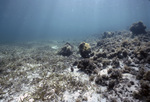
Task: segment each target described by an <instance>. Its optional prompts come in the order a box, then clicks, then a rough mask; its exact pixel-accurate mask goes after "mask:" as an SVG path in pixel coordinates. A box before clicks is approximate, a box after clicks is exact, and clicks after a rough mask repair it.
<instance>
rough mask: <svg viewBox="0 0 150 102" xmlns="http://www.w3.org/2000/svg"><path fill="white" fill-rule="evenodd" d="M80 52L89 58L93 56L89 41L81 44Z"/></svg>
mask: <svg viewBox="0 0 150 102" xmlns="http://www.w3.org/2000/svg"><path fill="white" fill-rule="evenodd" d="M79 52H80V55H81V56H82V57H83V58H89V57H90V56H91V46H90V44H88V43H85V42H83V43H81V44H80V45H79Z"/></svg>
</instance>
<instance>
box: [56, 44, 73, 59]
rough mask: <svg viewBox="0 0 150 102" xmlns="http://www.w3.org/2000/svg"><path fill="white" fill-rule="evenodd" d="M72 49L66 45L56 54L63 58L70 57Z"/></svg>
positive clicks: (69, 45)
mask: <svg viewBox="0 0 150 102" xmlns="http://www.w3.org/2000/svg"><path fill="white" fill-rule="evenodd" d="M72 49H73V47H72V46H71V44H69V43H66V44H65V46H64V47H63V48H61V50H60V51H59V52H58V54H59V55H63V56H70V55H71V54H72V53H73V51H72Z"/></svg>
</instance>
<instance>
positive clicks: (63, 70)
mask: <svg viewBox="0 0 150 102" xmlns="http://www.w3.org/2000/svg"><path fill="white" fill-rule="evenodd" d="M120 32H121V33H119V34H118V33H117V32H116V33H115V34H116V35H113V36H111V37H109V38H101V37H97V36H99V35H95V37H92V38H90V37H89V38H86V39H85V40H83V41H77V40H70V41H60V40H59V41H56V40H55V41H54V40H49V41H30V42H22V43H19V42H18V43H5V44H3V43H1V44H0V102H143V101H144V102H146V101H147V100H145V99H144V100H143V98H142V99H138V98H135V97H134V92H138V91H139V90H140V88H141V87H140V81H141V80H138V79H137V73H138V72H139V68H140V67H141V66H143V68H144V69H146V71H149V68H150V65H149V64H148V63H147V62H143V63H140V64H139V63H135V59H134V58H131V56H130V55H129V48H133V49H130V51H131V52H132V51H135V50H136V49H137V47H141V46H148V47H150V46H149V45H148V43H149V41H146V42H144V41H143V42H141V41H140V40H139V39H140V38H141V37H139V38H138V37H135V38H131V36H130V35H131V32H129V31H120ZM140 36H141V35H140ZM102 40H103V41H102ZM125 40H126V42H127V43H130V44H129V45H127V46H129V47H128V48H124V49H123V50H127V53H128V56H126V58H121V59H117V60H118V63H119V66H116V67H117V68H114V66H113V64H112V63H111V62H110V63H108V64H107V65H106V66H104V62H103V57H102V62H101V61H100V62H99V61H98V59H97V60H96V61H97V62H96V63H98V64H100V66H99V67H101V68H97V69H98V71H97V73H96V74H92V75H89V74H87V73H85V72H84V71H80V69H79V68H78V67H77V65H75V66H73V63H74V62H75V61H81V60H84V59H83V58H82V57H81V56H80V54H79V52H78V46H79V44H80V43H81V42H87V43H89V44H90V45H91V49H92V51H93V52H94V56H97V55H96V54H98V53H103V52H106V51H105V49H104V48H105V47H108V49H111V48H115V47H117V48H118V49H119V48H120V47H121V45H122V44H123V42H125ZM148 40H149V39H148ZM99 41H102V42H104V43H107V44H104V45H103V44H102V45H100V46H98V45H97V43H98V42H99ZM67 42H68V43H70V44H71V45H72V46H73V54H72V55H70V56H69V57H67V56H62V55H58V54H57V52H58V51H60V49H61V48H62V47H63V46H64V45H65V43H67ZM138 42H140V43H141V45H140V46H135V45H132V44H134V43H138ZM146 44H147V45H146ZM110 45H111V46H110ZM148 47H147V48H148ZM120 50H122V49H120ZM108 53H109V51H107V52H106V54H108ZM92 58H93V57H91V58H89V60H92V61H93V59H94V58H93V59H92ZM104 59H105V60H109V61H113V60H114V59H113V58H112V59H107V58H104ZM125 60H130V62H131V63H130V64H126V63H125ZM93 63H95V62H93ZM98 64H97V66H98ZM114 65H115V64H114ZM125 66H128V67H129V68H127V67H125ZM71 68H72V69H74V70H73V71H71ZM113 68H114V69H115V70H118V71H120V72H121V75H122V77H121V78H119V79H118V78H114V80H115V81H116V80H117V81H118V82H117V83H116V84H115V86H114V88H112V89H110V90H108V86H109V83H110V81H109V80H111V74H110V75H109V73H108V70H109V69H113ZM125 68H127V69H125ZM129 69H130V71H126V70H129ZM132 71H133V73H132ZM102 75H105V76H108V78H109V79H105V78H104V79H102V80H103V81H105V80H106V82H107V83H105V84H106V85H105V84H101V82H97V83H96V82H95V81H96V80H97V77H99V76H102ZM118 77H119V76H118ZM131 82H132V83H131ZM146 97H149V96H144V98H146Z"/></svg>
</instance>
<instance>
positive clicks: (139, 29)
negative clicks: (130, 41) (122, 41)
mask: <svg viewBox="0 0 150 102" xmlns="http://www.w3.org/2000/svg"><path fill="white" fill-rule="evenodd" d="M145 29H146V26H145V25H144V24H143V22H141V21H139V22H137V23H134V24H132V26H131V27H130V31H131V32H132V34H133V35H139V34H145V33H146V31H145Z"/></svg>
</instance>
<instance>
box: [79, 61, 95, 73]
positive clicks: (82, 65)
mask: <svg viewBox="0 0 150 102" xmlns="http://www.w3.org/2000/svg"><path fill="white" fill-rule="evenodd" d="M77 67H78V68H79V69H81V71H84V72H85V73H87V74H91V73H92V72H93V71H94V69H95V68H96V65H94V63H92V61H90V60H89V59H84V60H81V61H79V63H78V65H77Z"/></svg>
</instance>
